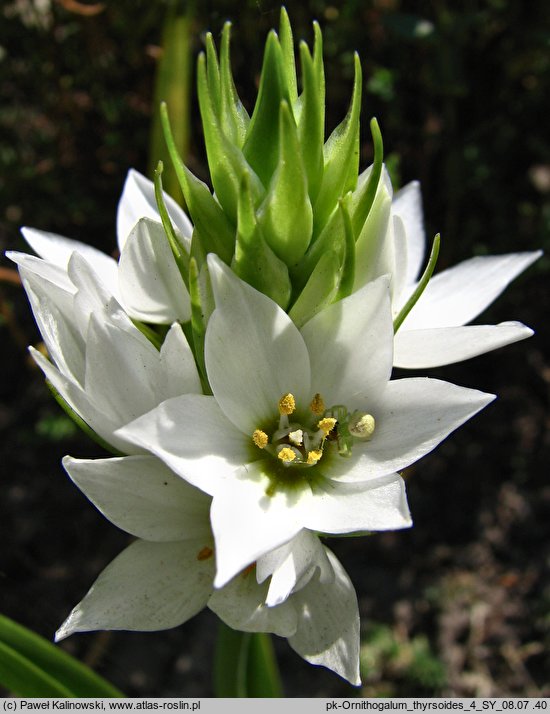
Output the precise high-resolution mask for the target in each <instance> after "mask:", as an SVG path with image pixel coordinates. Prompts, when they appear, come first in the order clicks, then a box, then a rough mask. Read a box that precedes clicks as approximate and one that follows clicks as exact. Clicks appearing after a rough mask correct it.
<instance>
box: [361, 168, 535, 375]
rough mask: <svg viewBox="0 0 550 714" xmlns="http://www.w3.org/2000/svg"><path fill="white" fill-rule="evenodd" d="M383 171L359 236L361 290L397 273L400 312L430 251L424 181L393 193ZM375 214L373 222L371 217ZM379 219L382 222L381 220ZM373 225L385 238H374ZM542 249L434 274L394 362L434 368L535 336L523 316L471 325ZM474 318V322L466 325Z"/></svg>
mask: <svg viewBox="0 0 550 714" xmlns="http://www.w3.org/2000/svg"><path fill="white" fill-rule="evenodd" d="M391 197H392V189H391V182H390V181H389V177H388V176H387V173H386V172H384V174H383V177H382V180H381V184H380V188H379V190H378V195H377V197H376V203H375V208H376V210H375V211H373V215H372V218H370V217H369V220H368V221H367V223H368V224H369V225H368V230H365V233H364V236H363V237H360V238H359V240H358V242H357V260H358V264H359V266H360V267H358V273H357V281H356V286H355V287H356V289H357V288H358V287H360V286H362V285H364V284H365V282H366V281H368V280H372V279H374V278H375V277H377V276H378V275H381V274H383V273H386V272H388V273H390V274H391V275H392V306H393V314H394V317H395V316H396V315H397V314H398V313H399V311H400V310H401V308H402V307H403V306H404V305H405V304H406V302H407V300H408V299H409V297H410V296H411V295H412V293H413V292H414V290H415V288H416V286H417V281H418V279H419V276H420V272H421V268H422V263H423V260H424V258H425V253H426V236H425V232H424V221H423V213H422V201H421V195H420V185H419V183H418V182H417V181H414V182H412V183H409V184H407V186H405V187H404V188H403V189H402V190H401V191H399V192H398V193H397V194H396V195H395V196H394V197H393V201H392V200H391ZM369 221H370V223H369ZM375 224H376V225H375ZM373 226H374V227H375V232H376V234H377V235H378V236H379V238H380V240H379V241H378V242H376V241H372V240H369V239H368V237H367V236H368V235H372V230H373ZM541 255H542V251H533V252H526V253H509V254H507V255H497V256H479V257H475V258H471V259H469V260H466V261H464V262H462V263H459V264H458V265H457V266H455V267H453V268H450V269H448V270H444V271H442V272H441V273H439V274H437V275H435V276H434V277H433V278H432V279H431V280H430V282H429V283H428V286H427V288H426V289H425V290H424V292H423V294H422V296H421V297H420V299H419V301H418V302H417V303H416V305H415V306H414V307H413V309H412V310H411V312H410V313H409V315H408V317H407V318H406V319H405V321H404V322H403V324H402V325H401V327H400V328H399V330H398V332H397V334H396V336H395V346H394V349H395V354H394V365H395V366H396V367H404V368H412V369H419V368H430V367H438V366H442V365H446V364H451V363H453V362H460V361H462V360H465V359H469V358H471V357H475V356H477V355H481V354H484V353H485V352H489V351H491V350H494V349H497V348H498V347H503V346H505V345H508V344H511V343H513V342H517V341H519V340H523V339H525V338H526V337H530V336H531V335H532V334H533V331H532V330H531V329H530V328H529V327H526V326H525V325H523V324H522V323H521V322H502V323H500V324H498V325H468V323H470V322H471V321H472V320H474V319H475V318H476V317H478V315H480V314H481V313H482V312H483V311H484V310H485V309H486V308H487V307H488V306H489V305H490V304H491V303H492V302H493V301H494V300H495V299H496V298H497V297H498V296H499V295H500V294H501V293H502V291H503V290H504V289H505V288H506V287H507V285H508V284H509V283H510V282H511V281H512V280H514V278H516V277H517V276H518V275H519V274H520V273H522V272H523V271H524V270H526V269H527V268H528V267H529V266H530V265H531V264H532V263H534V262H535V261H536V260H537V259H538V258H539V257H540V256H541ZM466 325H467V326H466Z"/></svg>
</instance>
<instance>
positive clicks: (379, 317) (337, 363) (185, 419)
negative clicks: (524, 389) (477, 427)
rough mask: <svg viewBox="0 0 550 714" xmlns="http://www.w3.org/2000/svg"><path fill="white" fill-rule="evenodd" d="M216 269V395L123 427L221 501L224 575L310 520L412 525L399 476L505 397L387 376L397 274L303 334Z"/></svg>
mask: <svg viewBox="0 0 550 714" xmlns="http://www.w3.org/2000/svg"><path fill="white" fill-rule="evenodd" d="M209 270H210V277H211V280H212V286H213V291H214V297H215V303H216V309H215V311H214V313H213V314H212V316H211V318H210V320H209V323H208V328H207V332H206V343H205V360H206V368H207V372H208V379H209V382H210V385H211V388H212V392H213V396H206V395H192V394H188V395H183V396H180V397H175V398H173V399H169V400H167V401H165V402H164V403H162V404H160V405H159V406H158V407H156V408H154V409H153V410H152V411H151V412H149V413H148V414H146V415H144V416H142V417H140V418H138V419H137V420H136V421H134V422H133V423H131V424H128V425H126V426H124V427H123V428H122V429H120V430H119V431H118V432H117V434H118V435H119V436H120V437H122V438H124V439H125V440H128V441H132V442H134V443H135V444H136V445H137V446H139V447H141V448H144V449H147V450H148V451H150V452H151V453H153V454H155V455H156V456H158V457H159V458H160V459H162V460H163V461H164V462H165V463H166V464H167V465H168V466H169V467H170V468H171V469H172V470H173V471H175V472H176V473H178V474H179V475H180V476H181V477H182V478H184V479H186V480H187V481H189V482H190V483H192V484H193V485H195V486H196V487H197V488H200V489H201V490H203V491H205V492H206V493H208V494H209V495H211V496H212V497H213V502H212V508H211V522H212V529H213V533H214V538H215V544H216V549H215V550H216V578H215V585H216V586H217V587H221V586H223V585H225V584H226V583H227V582H228V581H229V580H230V579H231V578H233V577H234V576H235V575H236V574H237V573H238V572H240V571H241V570H242V569H243V568H246V567H247V566H248V565H250V564H251V563H253V562H254V561H256V560H257V559H258V558H259V557H261V556H263V555H265V554H266V553H268V552H269V551H271V550H273V549H274V548H277V547H279V546H281V545H283V544H284V543H287V542H288V541H289V540H291V539H292V538H293V537H294V536H295V535H296V534H297V533H299V532H300V531H301V530H302V529H304V528H306V529H309V530H312V531H315V532H320V533H328V534H342V533H351V532H356V531H376V530H389V529H397V528H403V527H407V526H409V525H410V523H411V520H410V515H409V511H408V507H407V503H406V499H405V489H404V484H403V480H402V478H401V476H400V475H399V474H398V473H397V472H398V471H399V470H400V469H403V468H405V467H406V466H408V465H409V464H411V463H413V462H415V461H416V460H418V459H419V458H421V457H422V456H423V455H425V454H426V453H428V452H429V451H431V450H432V449H433V448H434V447H435V446H436V445H437V444H438V443H439V442H440V441H442V440H443V439H444V438H445V437H446V436H447V435H448V434H449V433H450V432H452V431H453V430H454V429H456V428H457V427H458V426H460V425H461V424H462V423H463V422H465V421H466V420H467V419H469V418H470V417H471V416H473V415H474V414H475V413H476V412H478V411H479V410H480V409H482V408H483V407H484V406H486V405H487V404H488V403H489V402H490V401H491V400H492V399H493V398H494V397H493V396H492V395H489V394H484V393H482V392H478V391H475V390H471V389H465V388H462V387H457V386H455V385H452V384H449V383H447V382H443V381H440V380H434V379H424V378H417V379H399V380H394V381H390V375H391V370H392V362H393V359H392V358H393V350H392V345H393V327H392V317H391V307H390V295H389V280H388V278H387V277H382V278H380V279H378V280H376V281H374V282H372V283H369V284H367V285H366V286H365V287H364V288H362V289H360V290H358V291H357V292H356V293H354V294H353V295H351V296H350V297H348V298H346V299H345V300H342V301H340V302H338V303H335V304H333V305H331V306H330V307H329V308H327V309H325V310H323V311H321V312H320V313H318V314H317V315H316V316H315V317H314V318H312V319H311V320H310V321H309V322H308V323H307V324H306V325H304V327H303V328H302V330H301V331H299V330H298V329H297V328H296V326H295V325H294V324H293V323H292V321H291V320H290V318H289V317H288V315H287V314H286V313H285V312H284V311H283V310H282V309H281V308H279V307H278V306H277V304H276V303H274V302H273V301H272V300H270V299H269V298H267V297H266V296H265V295H263V294H261V293H259V292H257V291H256V290H255V289H253V288H251V287H250V286H249V285H247V284H246V283H243V282H242V281H241V280H239V279H238V278H237V277H236V276H235V275H234V274H233V273H232V272H231V270H230V269H229V268H227V266H225V265H224V264H223V263H222V262H221V261H220V260H219V259H217V258H216V257H215V256H213V255H211V256H209Z"/></svg>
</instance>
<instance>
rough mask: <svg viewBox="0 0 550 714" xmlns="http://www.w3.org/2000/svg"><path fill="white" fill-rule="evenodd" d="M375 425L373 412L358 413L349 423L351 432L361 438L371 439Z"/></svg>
mask: <svg viewBox="0 0 550 714" xmlns="http://www.w3.org/2000/svg"><path fill="white" fill-rule="evenodd" d="M374 427H375V421H374V417H373V416H372V414H358V415H357V416H356V417H355V418H354V419H352V420H350V422H349V424H348V428H349V433H350V434H351V435H352V436H356V437H357V438H359V439H369V438H370V437H371V436H372V435H373V434H374Z"/></svg>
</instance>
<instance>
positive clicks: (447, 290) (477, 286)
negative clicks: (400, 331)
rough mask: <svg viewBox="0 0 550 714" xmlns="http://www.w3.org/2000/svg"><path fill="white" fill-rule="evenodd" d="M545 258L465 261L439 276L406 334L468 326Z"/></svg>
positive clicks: (414, 313)
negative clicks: (528, 270) (535, 264)
mask: <svg viewBox="0 0 550 714" xmlns="http://www.w3.org/2000/svg"><path fill="white" fill-rule="evenodd" d="M541 255H542V252H541V251H535V252H532V253H509V254H508V255H494V256H481V257H477V258H471V259H470V260H465V261H464V262H463V263H459V264H458V265H456V266H455V267H454V268H449V269H448V270H444V271H443V272H442V273H438V274H437V275H436V276H435V277H433V278H432V279H431V280H430V282H429V283H428V287H427V288H426V290H425V291H424V293H423V294H422V296H421V298H420V299H419V301H418V302H417V304H416V305H415V306H414V308H413V309H412V310H411V312H410V314H409V316H408V317H407V318H406V320H405V322H404V323H403V327H405V329H406V330H412V329H417V330H419V329H423V328H432V327H455V326H458V325H465V324H466V323H468V322H470V321H471V320H473V319H474V318H476V317H477V316H478V315H479V314H480V313H481V312H483V310H485V308H486V307H488V306H489V305H490V304H491V303H492V302H493V300H495V299H496V298H497V297H498V296H499V295H500V293H501V292H502V291H503V290H504V289H505V288H506V287H507V285H508V284H509V283H510V282H511V281H512V280H513V279H514V278H516V277H517V276H518V275H519V274H520V273H522V272H523V271H524V270H526V269H527V268H528V267H529V266H530V265H531V264H532V263H534V262H535V260H537V259H538V258H539V257H540V256H541Z"/></svg>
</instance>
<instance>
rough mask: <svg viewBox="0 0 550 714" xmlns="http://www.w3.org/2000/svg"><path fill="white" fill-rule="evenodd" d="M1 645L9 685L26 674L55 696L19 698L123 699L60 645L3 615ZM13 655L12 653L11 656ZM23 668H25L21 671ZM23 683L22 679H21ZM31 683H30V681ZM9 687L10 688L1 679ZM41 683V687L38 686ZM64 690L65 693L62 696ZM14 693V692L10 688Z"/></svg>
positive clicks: (4, 669) (23, 693)
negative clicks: (50, 687) (51, 688)
mask: <svg viewBox="0 0 550 714" xmlns="http://www.w3.org/2000/svg"><path fill="white" fill-rule="evenodd" d="M0 646H1V648H2V654H1V655H0V659H1V661H2V666H1V672H2V677H4V675H6V676H8V674H9V673H10V672H11V674H9V676H11V677H12V678H13V679H12V684H16V677H18V676H23V673H26V674H27V675H28V676H29V677H32V682H34V684H33V686H37V687H38V686H42V684H43V685H44V686H46V685H48V686H49V685H52V684H53V686H54V687H57V688H58V693H53V690H50V691H52V693H49V694H46V693H42V694H38V693H37V694H31V693H29V692H28V691H22V690H21V689H18V690H17V693H19V694H20V696H41V697H60V696H61V697H65V696H74V697H123V696H124V695H123V693H122V692H121V691H120V690H118V689H117V688H116V687H115V686H114V685H113V684H111V683H110V682H108V681H107V680H105V679H103V677H100V676H99V675H98V674H96V673H95V672H93V671H92V670H91V669H90V668H89V667H86V665H84V664H82V663H81V662H79V661H78V660H77V659H75V658H74V657H71V655H69V654H67V653H66V652H65V651H64V650H62V649H61V648H60V647H59V646H57V645H54V644H53V643H51V642H48V641H47V640H45V639H44V638H43V637H41V636H40V635H37V634H36V633H35V632H32V631H31V630H29V629H27V628H26V627H23V626H22V625H19V624H18V623H16V622H14V621H13V620H10V619H9V618H8V617H5V616H4V615H0ZM14 653H15V654H14ZM21 668H25V669H21ZM21 681H22V683H23V684H24V683H25V680H24V678H23V679H22V680H21ZM29 681H31V680H29ZM3 683H4V684H5V686H7V687H8V688H12V687H11V685H10V684H9V683H8V682H7V681H6V680H3ZM41 683H42V684H41ZM62 690H65V691H66V692H67V693H61V691H62ZM13 691H16V689H15V688H13Z"/></svg>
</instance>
